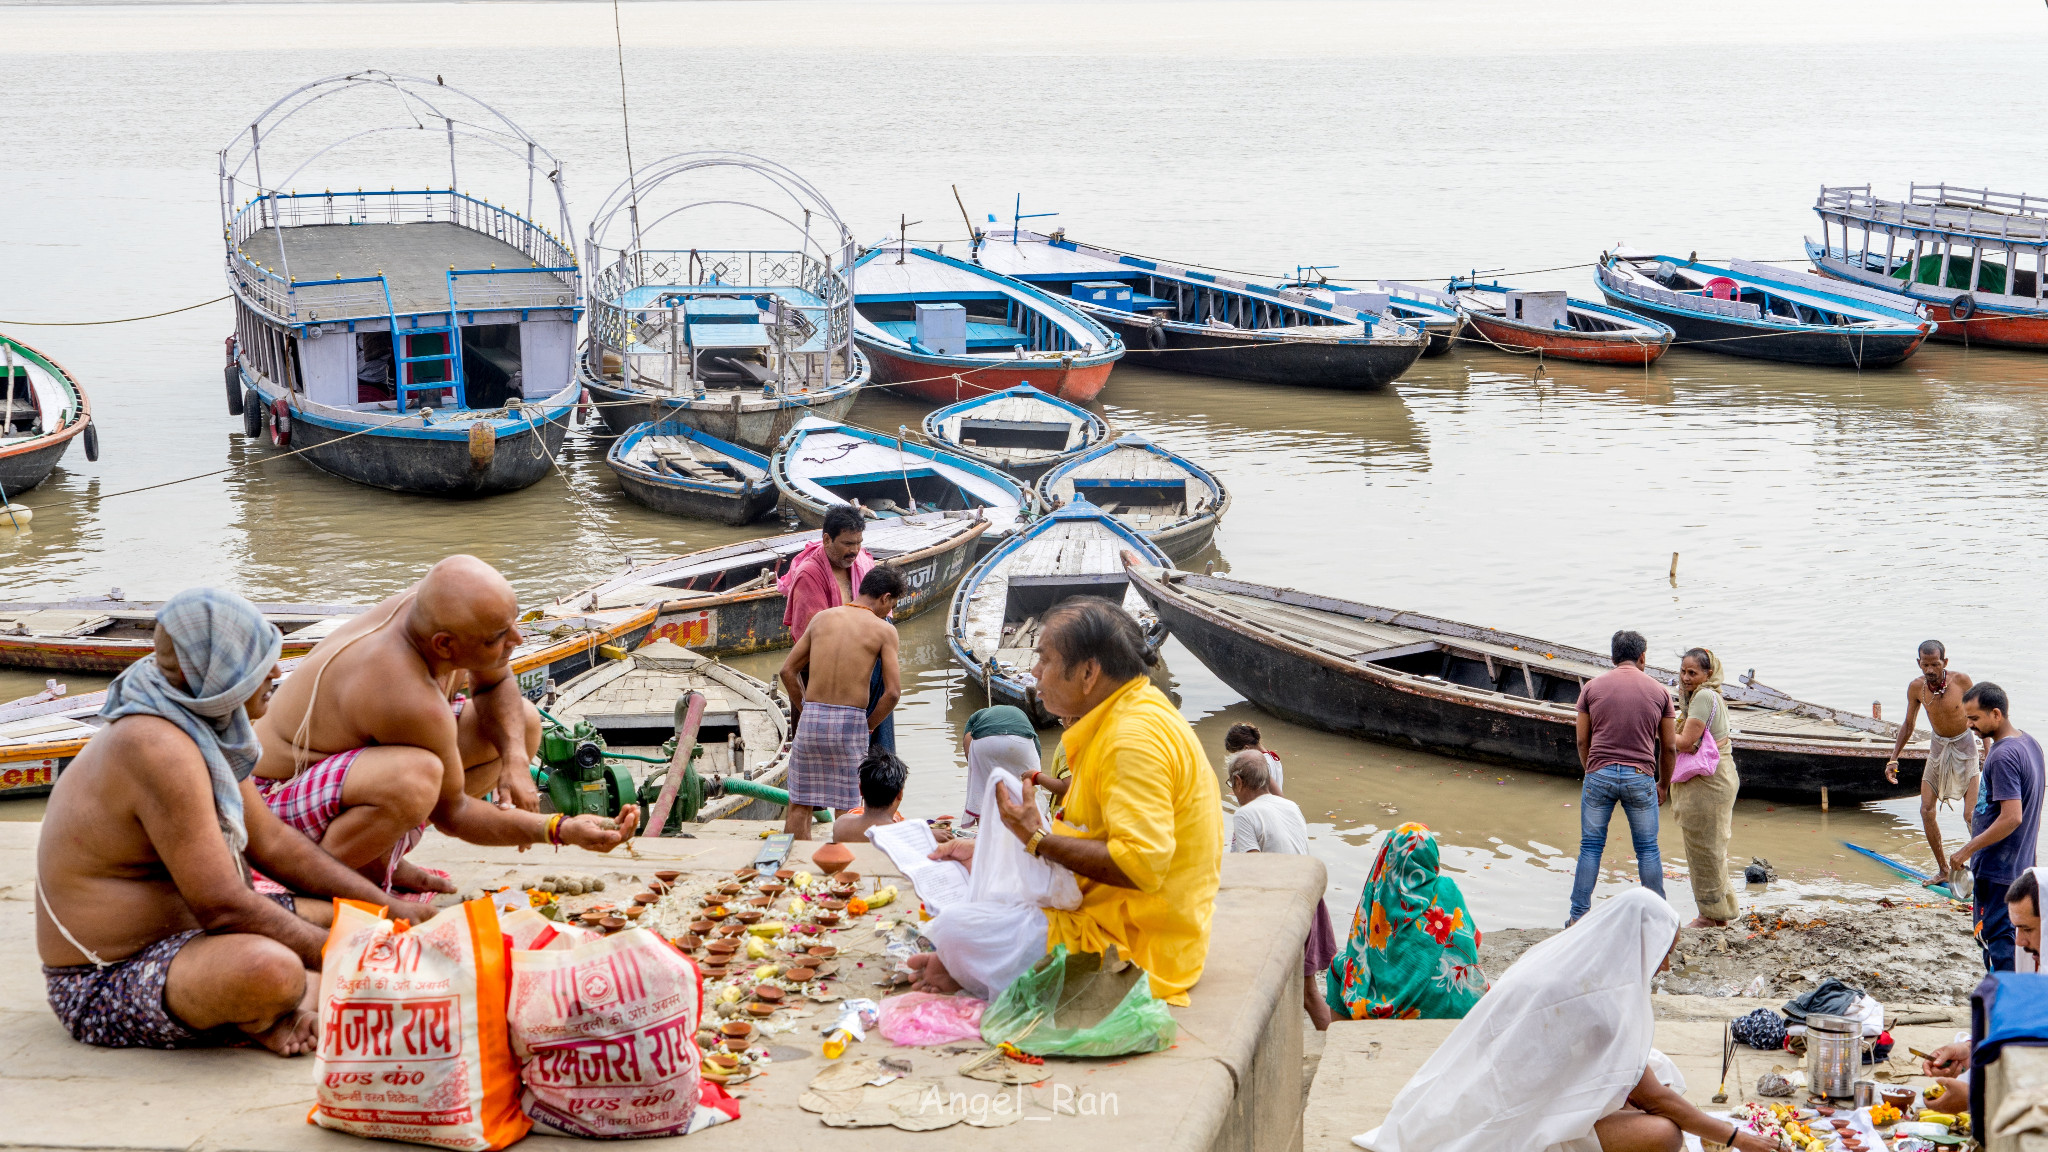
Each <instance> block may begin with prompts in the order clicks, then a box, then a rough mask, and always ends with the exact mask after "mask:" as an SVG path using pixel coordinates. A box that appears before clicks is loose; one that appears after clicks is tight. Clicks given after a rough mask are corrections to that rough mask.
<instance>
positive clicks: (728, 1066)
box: [704, 1052, 740, 1073]
mask: <svg viewBox="0 0 2048 1152" xmlns="http://www.w3.org/2000/svg"><path fill="white" fill-rule="evenodd" d="M704 1062H705V1063H706V1064H709V1065H711V1066H712V1067H714V1068H716V1069H718V1070H719V1071H720V1072H727V1073H729V1072H732V1071H733V1070H734V1069H736V1068H738V1067H739V1066H740V1062H739V1058H738V1057H736V1056H733V1055H730V1054H728V1053H725V1052H713V1053H711V1054H709V1055H707V1056H705V1057H704Z"/></svg>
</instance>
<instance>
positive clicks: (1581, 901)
mask: <svg viewBox="0 0 2048 1152" xmlns="http://www.w3.org/2000/svg"><path fill="white" fill-rule="evenodd" d="M1649 647H1650V644H1649V641H1647V640H1644V639H1643V636H1642V633H1640V632H1616V633H1615V634H1614V641H1613V646H1612V649H1611V650H1612V652H1613V654H1614V670H1613V671H1611V672H1603V673H1601V674H1600V675H1598V676H1595V677H1594V678H1593V679H1591V680H1589V681H1587V682H1586V684H1585V686H1584V687H1582V688H1580V689H1579V765H1580V767H1582V768H1583V769H1584V770H1585V773H1586V782H1585V786H1584V787H1583V788H1582V789H1581V791H1580V793H1579V867H1578V871H1577V873H1576V874H1575V875H1574V876H1573V877H1572V916H1571V919H1570V920H1568V921H1566V922H1565V923H1566V926H1567V927H1569V926H1570V925H1571V924H1573V923H1575V922H1577V920H1578V918H1579V917H1581V916H1584V915H1585V914H1586V910H1587V909H1589V908H1591V907H1592V906H1593V885H1594V884H1595V883H1596V882H1598V880H1599V879H1600V854H1601V853H1603V852H1605V851H1606V850H1607V824H1608V822H1609V821H1610V820H1612V819H1613V818H1614V807H1615V805H1617V804H1619V805H1620V806H1621V808H1622V810H1623V811H1624V812H1626V813H1628V831H1629V837H1630V839H1632V840H1634V841H1635V849H1636V875H1637V876H1639V877H1641V878H1642V881H1643V887H1645V888H1648V889H1649V890H1650V891H1652V892H1655V893H1656V894H1657V895H1659V896H1662V895H1663V894H1664V857H1663V854H1662V853H1660V852H1659V851H1658V850H1657V806H1658V805H1660V804H1662V803H1664V802H1665V801H1666V800H1669V799H1670V798H1671V769H1672V766H1673V764H1674V762H1675V761H1676V759H1677V756H1678V720H1677V715H1678V711H1677V708H1676V707H1675V706H1673V704H1672V702H1671V690H1670V689H1669V688H1666V687H1665V686H1664V685H1663V684H1661V683H1659V682H1658V681H1656V680H1655V679H1653V678H1652V677H1651V676H1650V674H1649V673H1648V672H1646V671H1644V667H1643V665H1644V660H1643V656H1644V653H1645V652H1647V651H1648V650H1649Z"/></svg>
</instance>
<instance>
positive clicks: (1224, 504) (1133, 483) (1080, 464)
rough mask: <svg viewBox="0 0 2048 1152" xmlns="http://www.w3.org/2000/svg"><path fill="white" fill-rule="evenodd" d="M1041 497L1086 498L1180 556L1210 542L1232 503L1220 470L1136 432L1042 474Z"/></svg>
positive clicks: (1058, 503) (1050, 500) (1059, 502)
mask: <svg viewBox="0 0 2048 1152" xmlns="http://www.w3.org/2000/svg"><path fill="white" fill-rule="evenodd" d="M1038 498H1039V499H1040V500H1041V501H1043V502H1044V503H1045V504H1046V505H1047V506H1049V507H1054V508H1058V507H1063V506H1065V505H1067V504H1072V503H1073V502H1074V501H1076V500H1085V501H1087V502H1088V503H1090V504H1092V505H1094V506H1095V507H1096V508H1098V509H1100V510H1101V511H1103V512H1104V513H1106V514H1108V515H1111V516H1114V517H1116V518H1117V519H1118V520H1119V521H1121V522H1123V524H1124V525H1125V526H1126V527H1128V528H1130V529H1131V530H1132V531H1134V532H1137V533H1139V534H1140V535H1142V536H1144V537H1145V538H1146V539H1147V540H1150V541H1152V542H1153V543H1154V544H1156V545H1158V546H1159V550H1160V551H1161V552H1164V553H1165V554H1166V555H1168V556H1170V557H1172V558H1173V559H1175V560H1185V559H1187V558H1188V557H1190V556H1193V555H1194V554H1195V553H1197V552H1200V551H1201V550H1202V549H1204V548H1206V547H1208V546H1209V541H1210V540H1211V539H1212V538H1214V537H1215V535H1216V526H1217V525H1218V524H1220V523H1222V521H1223V513H1224V512H1225V511H1226V510H1228V509H1229V507H1230V490H1229V489H1228V488H1225V487H1224V486H1223V481H1221V480H1218V479H1217V478H1216V476H1215V474H1214V473H1212V472H1210V471H1209V470H1208V469H1206V468H1204V467H1202V466H1201V465H1199V464H1197V463H1195V462H1194V461H1192V460H1190V459H1188V458H1187V457H1185V456H1182V455H1180V454H1179V453H1177V452H1172V451H1169V450H1167V449H1165V448H1162V447H1160V446H1159V445H1157V444H1154V443H1153V442H1152V441H1151V440H1150V439H1149V438H1147V437H1145V436H1142V435H1140V434H1138V433H1136V432H1127V433H1125V434H1124V435H1122V436H1120V437H1118V438H1117V439H1115V440H1112V441H1110V442H1109V443H1107V444H1102V445H1098V446H1097V447H1095V448H1092V449H1090V450H1089V451H1087V452H1083V453H1082V454H1081V455H1079V456H1076V457H1075V458H1073V459H1072V460H1069V461H1067V462H1066V463H1064V464H1061V465H1060V466H1059V467H1057V468H1054V469H1053V470H1052V471H1050V472H1047V473H1046V474H1045V475H1043V476H1041V477H1039V478H1038Z"/></svg>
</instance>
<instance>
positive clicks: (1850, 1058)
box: [1806, 1012, 1863, 1096]
mask: <svg viewBox="0 0 2048 1152" xmlns="http://www.w3.org/2000/svg"><path fill="white" fill-rule="evenodd" d="M1862 1068H1863V1023H1862V1022H1861V1021H1859V1020H1851V1019H1849V1018H1848V1017H1847V1016H1829V1015H1827V1014H1825V1013H1819V1012H1816V1013H1814V1014H1812V1015H1810V1016H1808V1017H1807V1018H1806V1087H1807V1090H1808V1091H1810V1092H1815V1093H1818V1094H1819V1095H1822V1096H1848V1095H1851V1094H1852V1093H1853V1092H1854V1091H1855V1084H1856V1074H1857V1073H1858V1072H1859V1071H1861V1070H1862Z"/></svg>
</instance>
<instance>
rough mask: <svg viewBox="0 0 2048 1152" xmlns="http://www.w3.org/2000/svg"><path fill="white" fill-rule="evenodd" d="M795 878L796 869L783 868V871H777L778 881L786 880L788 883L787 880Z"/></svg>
mask: <svg viewBox="0 0 2048 1152" xmlns="http://www.w3.org/2000/svg"><path fill="white" fill-rule="evenodd" d="M795 876H796V869H794V868H783V869H779V870H777V871H776V873H775V878H776V879H777V880H784V881H787V880H790V879H793V878H794V877H795Z"/></svg>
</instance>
